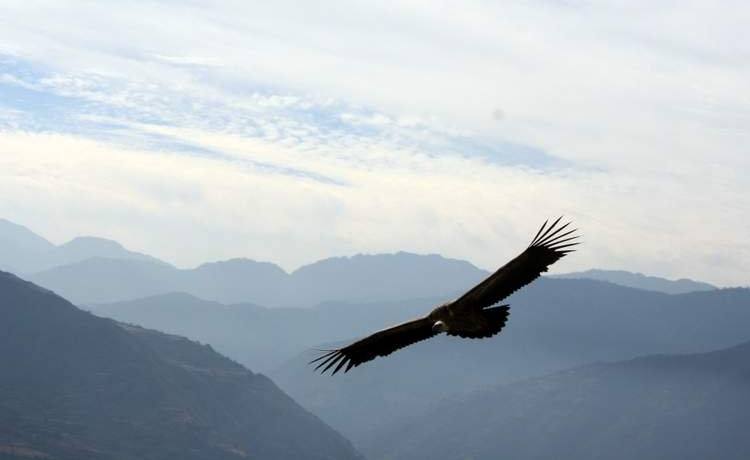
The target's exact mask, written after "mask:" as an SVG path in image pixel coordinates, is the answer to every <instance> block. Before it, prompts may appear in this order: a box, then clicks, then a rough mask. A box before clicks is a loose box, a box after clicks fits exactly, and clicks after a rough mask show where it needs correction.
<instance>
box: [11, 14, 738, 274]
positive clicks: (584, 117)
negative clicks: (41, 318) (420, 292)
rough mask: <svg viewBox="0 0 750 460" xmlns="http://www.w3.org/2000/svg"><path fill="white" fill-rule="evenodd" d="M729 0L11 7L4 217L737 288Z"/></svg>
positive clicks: (185, 260)
mask: <svg viewBox="0 0 750 460" xmlns="http://www.w3.org/2000/svg"><path fill="white" fill-rule="evenodd" d="M748 21H750V8H748V7H747V6H746V5H745V4H744V3H743V2H711V3H710V4H709V2H667V1H664V2H648V3H643V4H639V2H614V1H611V2H596V3H590V2H585V1H565V2H562V1H560V2H556V1H542V0H537V1H509V2H500V3H495V4H489V3H486V2H464V3H462V4H461V6H460V8H459V7H458V6H457V5H456V4H449V3H442V2H412V1H409V2H397V3H391V2H381V3H378V4H368V3H359V2H325V3H322V4H316V6H314V7H313V6H312V4H302V5H300V4H299V3H295V2H274V4H273V5H270V4H268V3H266V2H262V3H253V2H222V3H221V5H218V6H217V5H213V4H209V3H200V2H188V3H184V2H131V3H128V4H127V5H125V4H123V3H119V2H96V3H91V2H66V3H65V5H62V4H60V3H59V2H29V1H25V2H13V1H11V2H4V3H3V4H2V5H0V194H2V196H3V199H2V200H0V216H2V217H5V218H7V219H10V220H13V221H15V222H18V223H22V224H24V225H27V226H29V227H31V228H33V229H35V230H36V231H38V232H39V233H40V234H42V235H44V236H45V237H47V238H49V239H51V240H52V241H56V242H62V241H64V240H66V239H69V238H71V237H73V236H76V235H80V234H96V235H100V236H105V237H110V238H114V239H117V240H119V241H121V242H122V243H124V244H125V245H127V246H128V247H130V248H132V249H135V250H140V251H143V252H148V253H151V254H154V255H156V256H158V257H161V258H164V259H166V260H169V261H171V262H174V263H176V264H178V265H181V266H192V265H195V264H198V263H200V262H203V261H209V260H218V259H225V258H229V257H239V256H243V257H250V258H253V259H257V260H268V261H272V262H276V263H279V264H281V265H282V266H283V267H285V268H287V269H293V268H295V267H297V266H299V265H301V264H304V263H307V262H310V261H313V260H316V259H319V258H322V257H328V256H338V255H351V254H355V253H378V252H394V251H398V250H407V251H413V252H419V253H440V254H443V255H446V256H450V257H457V258H462V259H467V260H470V261H471V262H473V263H475V264H477V265H478V266H481V267H483V268H487V269H493V268H495V267H496V265H497V264H499V263H502V262H504V260H505V259H507V258H508V257H510V256H512V255H513V254H514V253H515V252H517V251H518V250H520V249H521V248H523V247H524V245H525V244H527V242H528V241H527V240H528V239H529V237H530V236H532V235H533V232H534V231H535V229H536V227H537V226H538V225H539V224H540V223H541V221H543V220H544V219H545V218H546V217H549V216H556V215H559V214H565V215H567V216H570V217H571V218H572V219H574V220H575V221H576V222H577V223H578V225H579V227H580V228H581V230H582V232H583V233H584V235H585V237H586V244H585V246H584V247H583V248H582V250H581V251H580V252H578V253H576V256H575V257H571V258H570V259H569V260H566V266H565V267H560V270H561V271H568V270H574V269H582V268H589V267H592V266H596V267H604V268H622V269H628V270H636V271H644V272H648V273H653V274H657V275H662V276H667V277H683V276H685V277H695V278H701V279H705V280H707V281H711V282H714V283H717V284H720V285H739V284H742V285H746V284H747V276H746V273H748V272H749V271H750V270H749V269H750V263H749V262H748V260H750V244H748V242H747V241H746V235H747V234H748V233H750V219H748V215H747V209H750V198H747V197H748V196H750V181H748V179H747V177H746V173H745V172H744V171H747V170H748V169H749V168H748V167H750V152H748V145H750V142H748V141H749V140H750V139H749V138H750V85H749V84H748V81H750V69H748V67H749V66H750V64H748V63H750V45H748V40H746V31H745V26H744V24H747V23H748Z"/></svg>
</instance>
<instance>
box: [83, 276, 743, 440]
mask: <svg viewBox="0 0 750 460" xmlns="http://www.w3.org/2000/svg"><path fill="white" fill-rule="evenodd" d="M444 300H445V298H420V299H412V300H401V301H396V302H370V303H363V304H354V303H343V302H329V303H325V304H321V305H319V306H316V307H313V308H305V309H292V308H274V309H269V308H264V307H259V306H255V305H249V304H235V305H222V304H218V303H216V302H207V301H204V300H201V299H197V298H195V297H191V296H187V295H185V294H169V295H162V296H156V297H150V298H146V299H140V300H135V301H128V302H120V303H114V304H106V305H95V306H91V307H90V308H92V310H93V311H94V312H95V313H96V314H100V315H104V316H109V317H113V318H116V319H117V320H120V321H125V322H129V323H135V324H140V325H144V326H147V327H151V328H157V329H162V330H165V331H168V332H171V333H177V334H182V335H186V336H189V337H192V338H196V339H198V340H201V341H205V342H206V343H210V344H212V346H214V347H215V348H216V349H217V350H219V351H220V352H222V353H225V354H227V355H228V356H230V357H232V358H234V359H237V360H238V361H240V362H242V363H244V364H246V365H248V366H251V367H254V368H259V369H263V370H264V371H266V372H268V373H269V375H271V377H272V378H273V379H274V381H275V382H277V383H278V384H279V385H280V386H281V387H282V388H283V389H284V390H285V391H286V392H287V393H289V394H290V395H292V397H294V398H295V400H297V401H299V402H300V403H301V404H303V405H304V406H305V407H307V408H309V409H310V410H312V411H313V412H314V413H316V414H317V415H319V416H320V417H321V418H323V419H324V420H325V421H326V422H327V423H329V424H331V425H332V426H334V427H335V428H336V429H338V430H339V431H341V432H342V433H344V434H345V435H346V436H347V437H348V438H349V439H351V440H352V441H353V442H354V443H355V445H356V446H358V447H359V448H360V450H362V451H363V452H365V453H369V452H370V451H371V448H372V443H374V442H377V439H378V436H379V432H380V430H381V429H385V428H387V427H388V426H390V425H392V424H393V423H395V422H396V421H398V420H400V419H402V418H405V417H408V416H410V414H414V413H419V412H421V411H424V410H426V409H428V408H429V407H430V406H431V405H432V404H434V402H435V401H437V400H440V399H442V398H447V397H450V396H452V395H454V394H455V393H458V392H464V391H474V390H477V389H479V388H482V387H486V386H489V385H495V384H498V383H503V382H512V381H517V380H521V379H525V378H530V377H536V376H541V375H545V374H547V373H550V372H555V371H559V370H563V369H566V368H569V367H573V366H580V365H583V364H586V363H590V362H594V361H602V360H606V361H611V360H619V359H629V358H633V357H636V356H639V355H645V354H651V353H689V352H701V351H707V350H712V349H717V348H721V347H727V346H731V345H734V344H736V343H739V342H741V341H743V340H746V339H747V338H748V333H747V327H746V325H747V324H750V290H748V289H720V290H712V291H703V292H694V293H688V294H680V295H668V294H663V293H659V292H654V291H645V290H639V289H633V288H626V287H623V286H618V285H615V284H612V283H608V282H601V281H593V280H579V279H553V278H552V279H551V278H542V279H540V280H538V281H537V282H535V283H533V284H532V285H530V286H528V287H527V288H526V289H524V290H522V291H520V292H519V293H517V294H515V295H513V296H512V297H511V298H510V299H509V302H510V304H511V316H510V321H509V323H508V326H507V327H506V329H505V330H504V331H503V333H502V334H500V335H499V336H497V337H495V338H493V339H489V340H481V341H471V340H461V339H455V338H450V337H437V338H435V339H432V340H430V341H428V342H424V343H419V344H416V345H414V346H412V347H409V348H407V349H405V350H401V351H399V352H398V353H395V354H393V355H392V356H389V357H388V358H387V359H377V360H375V361H373V362H372V363H368V365H367V366H362V367H361V368H357V369H355V370H353V371H352V372H350V373H349V374H346V375H342V376H338V375H337V376H336V377H335V378H331V377H327V376H325V377H324V376H320V375H317V374H315V373H314V372H312V369H311V368H310V367H309V366H308V365H307V362H308V361H309V360H310V359H312V357H314V356H315V352H314V350H315V349H326V348H331V347H334V346H337V345H340V344H344V343H347V342H348V341H351V340H354V339H356V338H357V337H361V336H364V335H367V334H369V333H371V332H373V331H375V330H378V329H380V328H383V327H386V326H389V325H392V324H395V323H398V322H401V321H403V320H406V319H409V318H411V317H415V316H417V315H420V314H423V313H424V312H425V311H428V310H429V309H430V308H431V307H432V306H434V305H436V304H438V303H439V302H441V301H444ZM360 414H368V417H367V418H362V417H361V416H360Z"/></svg>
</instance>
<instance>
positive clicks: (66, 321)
mask: <svg viewBox="0 0 750 460" xmlns="http://www.w3.org/2000/svg"><path fill="white" fill-rule="evenodd" d="M0 299H2V302H0V362H1V363H2V364H3V369H2V372H0V389H1V390H2V391H0V458H3V459H10V458H13V459H16V458H18V459H20V458H55V459H60V460H83V459H112V460H115V459H117V460H131V459H132V460H136V459H138V460H140V459H144V460H169V459H175V458H181V459H189V460H203V459H207V458H211V459H227V460H229V459H241V458H257V459H269V460H283V459H288V460H292V459H299V458H310V459H319V460H324V459H326V460H328V459H342V460H349V459H351V460H353V459H359V458H361V457H360V456H359V454H357V453H356V451H355V450H354V449H353V448H352V446H351V444H350V443H349V442H348V441H346V440H345V439H344V438H343V437H341V436H340V435H339V434H338V433H336V432H335V431H333V430H332V429H331V428H329V427H328V426H326V425H325V424H323V423H322V422H321V421H320V420H319V419H318V418H316V417H315V416H313V415H312V414H310V413H308V412H307V411H305V410H304V409H302V408H301V407H300V406H299V405H297V404H296V403H295V402H294V401H292V399H291V398H289V397H288V396H286V395H285V394H284V393H283V392H282V391H281V390H279V389H278V387H276V385H274V384H273V382H271V381H270V380H269V379H268V378H266V377H264V376H262V375H260V374H254V373H252V372H250V371H248V370H247V369H245V368H243V367H242V366H241V365H239V364H237V363H235V362H233V361H231V360H229V359H227V358H224V357H223V356H221V355H219V354H217V353H216V352H214V351H213V350H212V349H211V348H210V347H208V346H203V345H199V344H197V343H194V342H191V341H189V340H187V339H185V338H183V337H178V336H173V335H166V334H163V333H160V332H156V331H152V330H146V329H142V328H140V327H135V326H128V325H123V324H118V323H116V322H114V321H112V320H108V319H102V318H98V317H95V316H93V315H91V314H89V313H86V312H84V311H81V310H79V309H77V308H76V307H74V306H73V305H72V304H70V303H69V302H67V301H65V300H64V299H62V298H60V297H58V296H57V295H55V294H54V293H52V292H49V291H47V290H45V289H42V288H39V287H37V286H35V285H33V284H31V283H29V282H26V281H23V280H21V279H19V278H17V277H16V276H14V275H11V274H9V273H5V272H0Z"/></svg>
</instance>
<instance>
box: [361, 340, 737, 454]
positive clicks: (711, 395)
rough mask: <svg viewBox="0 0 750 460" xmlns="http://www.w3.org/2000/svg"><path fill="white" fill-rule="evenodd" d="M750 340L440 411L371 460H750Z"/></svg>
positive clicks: (511, 389)
mask: <svg viewBox="0 0 750 460" xmlns="http://www.w3.org/2000/svg"><path fill="white" fill-rule="evenodd" d="M748 407H750V342H744V343H742V344H741V345H738V346H734V347H731V348H728V349H723V350H718V351H713V352H708V353H699V354H686V355H655V356H648V357H641V358H637V359H633V360H628V361H621V362H614V363H600V364H593V365H588V366H583V367H579V368H575V369H571V370H566V371H564V372H559V373H555V374H552V375H547V376H544V377H540V378H536V379H530V380H523V381H520V382H516V383H512V384H506V385H499V386H494V387H492V388H487V389H484V390H482V391H476V392H473V393H470V394H466V395H463V396H461V397H457V398H452V399H450V400H446V401H443V402H441V403H439V404H436V405H435V406H434V407H432V408H431V409H430V410H428V411H426V412H424V413H422V414H419V415H418V416H415V417H413V418H411V419H409V420H403V421H402V422H401V423H397V424H395V425H393V426H391V427H389V429H388V430H385V431H384V432H383V433H382V434H381V435H380V438H379V439H378V440H377V441H376V442H373V443H372V447H373V448H372V450H371V451H370V452H369V455H368V458H369V459H370V460H385V459H389V460H402V459H403V460H406V459H409V460H422V459H424V460H427V459H430V460H453V459H456V458H461V459H477V460H478V459H486V458H512V459H518V460H526V459H541V458H554V459H559V460H585V459H591V460H594V459H601V458H608V459H614V460H627V459H633V458H638V459H653V460H662V459H693V460H700V459H707V458H721V459H726V460H729V459H736V460H741V459H746V458H748V457H750V436H748V435H747V426H748V425H749V424H750V412H749V411H748V410H747V408H748Z"/></svg>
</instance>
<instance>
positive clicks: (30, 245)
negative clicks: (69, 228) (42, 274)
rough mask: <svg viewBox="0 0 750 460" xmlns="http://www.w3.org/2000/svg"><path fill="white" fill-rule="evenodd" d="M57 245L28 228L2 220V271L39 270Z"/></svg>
mask: <svg viewBox="0 0 750 460" xmlns="http://www.w3.org/2000/svg"><path fill="white" fill-rule="evenodd" d="M54 248H55V245H54V244H52V243H50V242H49V241H47V240H45V239H44V238H42V237H41V236H39V235H37V234H35V233H34V232H32V231H31V230H29V229H28V228H26V227H24V226H21V225H18V224H14V223H13V222H11V221H9V220H5V219H0V254H2V258H1V259H0V269H1V270H10V271H15V272H18V273H25V272H30V271H34V270H38V269H39V267H41V266H42V265H43V262H42V261H43V260H44V256H45V254H47V253H48V252H50V251H52V250H53V249H54Z"/></svg>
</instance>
